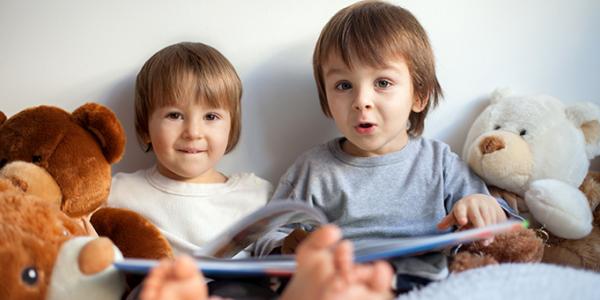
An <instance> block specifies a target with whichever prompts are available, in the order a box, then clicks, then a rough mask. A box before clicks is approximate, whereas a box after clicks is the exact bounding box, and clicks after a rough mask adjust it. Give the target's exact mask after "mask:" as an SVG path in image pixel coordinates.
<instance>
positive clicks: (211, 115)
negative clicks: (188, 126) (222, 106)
mask: <svg viewBox="0 0 600 300" xmlns="http://www.w3.org/2000/svg"><path fill="white" fill-rule="evenodd" d="M204 119H205V120H207V121H214V120H218V119H220V117H219V115H218V114H215V113H208V114H206V115H204Z"/></svg>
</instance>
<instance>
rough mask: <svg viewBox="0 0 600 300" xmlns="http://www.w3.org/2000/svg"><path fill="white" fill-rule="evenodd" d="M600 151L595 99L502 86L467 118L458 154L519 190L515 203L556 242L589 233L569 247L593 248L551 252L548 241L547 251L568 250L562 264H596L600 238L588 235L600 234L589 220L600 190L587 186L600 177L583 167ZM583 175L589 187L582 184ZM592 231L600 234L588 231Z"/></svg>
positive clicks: (496, 181) (492, 180)
mask: <svg viewBox="0 0 600 300" xmlns="http://www.w3.org/2000/svg"><path fill="white" fill-rule="evenodd" d="M598 154H600V108H599V107H598V105H596V104H593V103H587V102H586V103H577V104H574V105H571V106H566V105H565V104H563V103H562V102H561V101H560V100H558V99H556V98H553V97H550V96H530V97H518V96H509V95H508V94H507V92H505V91H496V92H494V93H493V95H492V98H491V103H490V105H489V106H488V107H487V108H486V109H485V110H484V111H483V112H482V113H481V114H480V115H479V116H478V118H477V119H476V120H475V122H474V123H473V124H472V127H471V129H470V130H469V133H468V135H467V139H466V142H465V146H464V149H463V159H464V160H465V161H466V162H467V163H468V164H469V166H470V167H471V168H472V169H473V170H474V171H475V172H476V173H477V174H478V175H479V176H481V177H482V178H483V179H484V180H485V181H486V182H487V183H488V185H490V186H495V187H499V188H501V189H503V190H505V191H508V192H511V193H514V194H516V195H517V196H518V197H516V198H518V199H519V201H517V202H518V203H513V206H516V208H517V209H518V210H519V212H520V213H521V214H525V216H526V217H528V218H529V219H530V221H532V222H533V224H534V226H535V225H538V226H543V227H544V228H546V229H547V230H548V231H549V232H550V233H551V238H552V237H558V239H555V240H554V242H555V243H557V244H556V245H554V248H557V247H558V248H561V245H560V243H564V241H562V239H570V240H577V241H578V243H579V242H580V241H581V239H584V240H586V246H584V245H580V244H577V245H576V246H573V247H571V248H575V249H576V250H572V249H569V250H568V251H567V252H573V251H575V252H578V251H580V250H581V249H582V248H586V247H591V248H593V249H591V250H587V252H586V253H579V252H578V253H575V254H573V253H560V254H558V253H552V251H554V250H557V249H549V248H547V249H546V252H548V250H550V253H551V254H550V255H559V256H564V255H566V256H571V257H570V258H568V259H566V258H565V259H566V260H567V262H566V263H567V264H572V265H573V264H575V265H579V266H583V267H590V268H593V269H597V268H600V262H599V261H600V247H599V246H598V245H595V244H594V243H597V242H600V240H597V241H596V242H594V243H593V240H596V239H600V233H598V232H596V231H598V228H595V227H597V226H598V225H597V224H594V223H593V222H594V217H593V212H594V211H595V210H596V207H597V205H598V202H600V197H596V196H595V195H596V194H594V193H598V192H600V191H590V190H589V186H590V185H593V184H597V181H595V180H597V178H600V177H598V176H597V175H588V171H589V170H588V168H589V166H590V160H591V159H593V158H594V157H595V156H597V155H598ZM586 176H587V177H586ZM594 176H596V177H594ZM584 179H585V180H586V183H585V185H586V186H587V187H588V188H587V189H584V187H583V186H582V184H583V183H584ZM588 181H589V182H588ZM580 187H581V188H582V190H585V191H586V193H585V194H584V193H583V192H582V191H581V190H580V189H579V188H580ZM595 187H596V186H595V185H594V188H595ZM598 187H600V186H598ZM596 198H598V199H596ZM523 199H524V202H523ZM509 202H510V201H509ZM527 214H529V215H527ZM599 219H600V217H599ZM592 231H594V233H593V234H592V235H597V236H598V237H593V236H591V234H590V233H591V232H592ZM560 238H562V239H560ZM587 240H589V241H587ZM551 242H552V241H551ZM571 243H572V242H571ZM594 245H595V246H594ZM595 248H598V249H595ZM560 251H562V250H560ZM586 256H591V258H590V259H589V260H590V262H585V261H586V259H585V257H586ZM582 257H583V258H582ZM545 258H546V255H545ZM563 258H564V257H563ZM563 258H560V259H563ZM560 259H559V260H560ZM544 260H546V259H544ZM550 260H552V261H555V260H554V259H550ZM574 261H578V262H574ZM592 261H593V262H592Z"/></svg>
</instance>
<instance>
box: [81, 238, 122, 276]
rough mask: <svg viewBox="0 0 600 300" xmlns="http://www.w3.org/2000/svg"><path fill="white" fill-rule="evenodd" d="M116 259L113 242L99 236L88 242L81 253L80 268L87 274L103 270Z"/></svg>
mask: <svg viewBox="0 0 600 300" xmlns="http://www.w3.org/2000/svg"><path fill="white" fill-rule="evenodd" d="M114 260H115V253H114V251H113V247H112V242H111V241H110V240H109V239H107V238H105V237H101V238H97V239H95V240H93V241H91V242H88V243H87V244H86V245H85V246H83V248H82V249H81V252H80V253H79V259H78V264H79V270H80V271H81V273H83V274H86V275H92V274H96V273H99V272H102V271H103V270H104V269H106V268H108V267H109V266H110V265H111V264H112V263H113V262H114Z"/></svg>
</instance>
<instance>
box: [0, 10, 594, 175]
mask: <svg viewBox="0 0 600 300" xmlns="http://www.w3.org/2000/svg"><path fill="white" fill-rule="evenodd" d="M350 3H352V1H316V0H315V1H291V0H285V1H284V0H280V1H275V0H272V1H231V0H229V1H191V0H189V1H186V0H172V1H148V0H135V1H125V0H104V1H82V0H72V1H68V0H54V1H29V0H0V43H1V44H0V93H1V97H0V101H1V105H0V110H2V111H3V112H4V113H5V114H6V115H7V116H11V115H13V114H14V113H16V112H18V111H20V110H22V109H24V108H26V107H30V106H34V105H39V104H49V105H56V106H59V107H62V108H64V109H66V110H68V111H72V110H74V109H75V108H77V107H78V106H79V105H81V104H83V103H84V102H86V101H95V102H99V103H102V104H104V105H107V106H108V107H110V108H111V109H112V110H113V111H115V113H116V114H117V116H118V117H119V118H120V120H121V121H122V123H123V125H124V127H125V128H126V131H127V138H128V144H127V150H126V155H125V156H124V159H123V160H122V161H121V162H120V163H118V164H117V165H115V166H114V168H113V170H114V171H127V172H131V171H134V170H136V169H139V168H145V167H147V166H149V165H151V164H152V163H153V161H152V155H151V154H144V153H143V152H142V151H141V150H140V147H139V146H138V145H137V142H136V139H135V132H134V129H133V83H134V79H135V75H136V73H137V72H138V70H139V69H140V67H141V66H142V64H143V63H144V61H146V59H148V58H149V57H150V56H151V55H152V54H153V53H155V52H156V51H158V50H159V49H161V48H163V47H165V46H167V45H170V44H173V43H176V42H180V41H199V42H204V43H207V44H209V45H212V46H214V47H215V48H217V49H218V50H219V51H221V52H222V53H223V54H224V55H225V56H226V57H227V58H228V59H229V60H230V61H231V62H232V63H233V65H234V66H235V67H236V68H237V70H238V73H239V75H240V77H241V79H242V82H243V84H244V96H243V130H242V139H241V142H240V144H239V145H238V148H237V149H236V150H235V151H234V152H232V153H231V154H229V155H227V156H226V157H225V158H224V160H223V161H222V163H221V164H220V170H222V171H224V172H225V173H226V174H230V173H231V172H234V171H253V172H255V173H257V174H258V175H259V176H262V177H265V178H267V179H269V180H271V181H272V182H274V183H275V182H276V181H277V179H278V178H279V176H280V175H281V174H282V173H283V172H284V171H285V169H286V168H287V166H289V165H290V164H291V163H292V162H293V160H294V159H295V157H296V156H297V155H298V154H300V153H301V152H303V151H304V150H306V149H308V148H310V147H312V146H313V145H316V144H319V143H322V142H324V141H326V140H328V139H329V138H331V137H333V136H336V135H337V132H336V130H335V127H334V125H333V123H332V122H331V121H330V120H327V119H325V118H324V117H323V115H322V114H321V112H320V108H319V104H318V100H317V94H316V91H315V85H314V82H313V78H312V67H311V56H312V50H313V47H314V43H315V41H316V39H317V37H318V34H319V32H320V30H321V28H322V27H323V25H325V23H326V22H327V20H328V19H329V18H330V17H331V16H332V15H333V14H334V13H335V12H336V11H338V10H339V9H341V8H343V7H345V6H346V5H348V4H350ZM395 3H398V4H400V5H402V6H404V7H406V8H408V9H409V10H411V11H412V12H413V13H414V14H415V15H416V17H417V18H418V19H419V20H420V22H421V24H422V25H423V26H424V27H425V29H426V30H427V31H428V33H429V35H430V39H431V42H432V44H433V47H434V51H435V54H436V57H437V68H438V76H439V79H440V81H441V83H442V87H443V89H444V91H445V96H446V97H445V100H444V101H443V103H442V105H441V106H440V107H438V108H437V109H436V110H435V111H434V113H433V114H431V115H430V117H429V119H428V122H427V127H426V131H425V135H426V136H428V137H431V138H437V139H441V140H443V141H445V142H447V143H449V144H450V145H451V146H452V148H453V150H454V151H456V152H458V153H460V152H461V147H462V143H463V142H464V139H465V137H466V131H467V130H468V128H469V125H470V124H471V122H472V121H473V120H474V118H475V116H476V115H477V114H478V113H479V112H480V111H481V110H482V109H483V107H484V106H485V105H486V97H487V95H488V94H489V93H490V92H491V91H492V90H493V89H495V88H496V87H510V88H511V89H512V90H513V91H514V93H516V94H537V93H545V94H550V95H554V96H556V97H559V98H560V99H562V100H563V101H565V102H574V101H584V100H585V101H592V102H595V103H598V104H600V82H599V81H600V80H599V79H600V1H596V0H588V1H584V0H577V1H566V0H564V1H556V0H554V1H547V0H529V1H518V0H509V1H506V0H504V1H500V0H498V1H492V0H488V1H474V0H473V1H467V0H454V1H396V2H395ZM557 146H559V145H557ZM594 169H600V159H598V158H597V159H596V160H595V162H594Z"/></svg>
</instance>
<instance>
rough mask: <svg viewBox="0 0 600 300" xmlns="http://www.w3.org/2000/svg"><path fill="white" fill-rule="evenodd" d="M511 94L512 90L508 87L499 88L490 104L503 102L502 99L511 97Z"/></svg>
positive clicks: (492, 96)
mask: <svg viewBox="0 0 600 300" xmlns="http://www.w3.org/2000/svg"><path fill="white" fill-rule="evenodd" d="M510 94H511V91H510V88H507V87H504V88H497V89H495V90H494V91H493V92H492V94H491V95H490V103H491V104H496V103H498V102H500V101H502V99H504V98H506V97H508V95H510Z"/></svg>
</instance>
